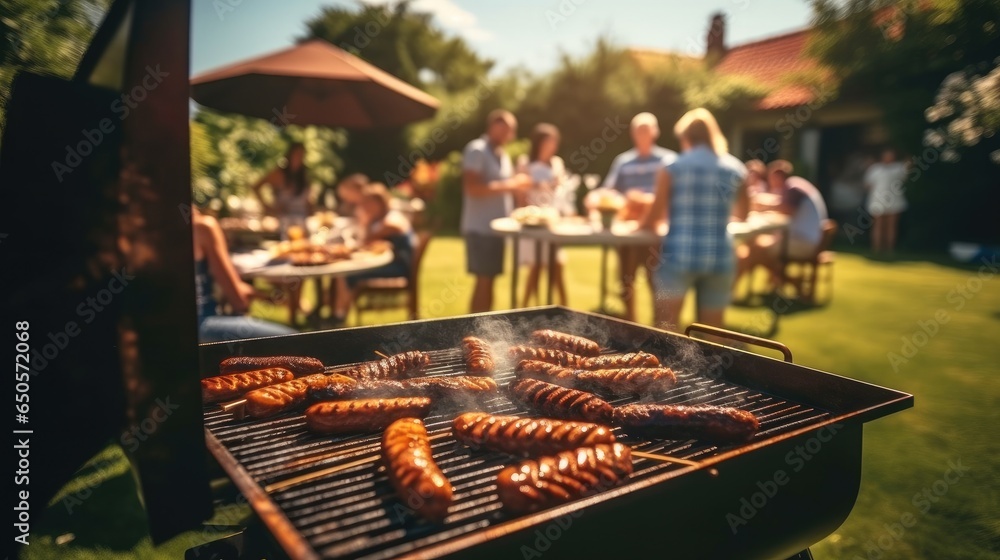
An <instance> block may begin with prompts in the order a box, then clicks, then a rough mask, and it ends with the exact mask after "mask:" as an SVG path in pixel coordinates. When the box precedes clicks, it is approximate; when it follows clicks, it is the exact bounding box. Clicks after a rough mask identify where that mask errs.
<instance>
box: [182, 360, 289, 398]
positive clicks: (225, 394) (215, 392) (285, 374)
mask: <svg viewBox="0 0 1000 560" xmlns="http://www.w3.org/2000/svg"><path fill="white" fill-rule="evenodd" d="M294 378H295V375H294V374H293V373H292V372H290V371H288V370H287V369H284V368H268V369H259V370H256V371H245V372H243V373H230V374H228V375H217V376H215V377H207V378H205V379H202V380H201V400H203V401H204V402H206V403H213V402H219V401H224V400H228V399H234V398H236V397H238V396H240V395H242V394H243V393H246V392H247V391H253V390H254V389H257V388H260V387H266V386H268V385H274V384H275V383H281V382H282V381H289V380H291V379H294Z"/></svg>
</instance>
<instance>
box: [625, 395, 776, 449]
mask: <svg viewBox="0 0 1000 560" xmlns="http://www.w3.org/2000/svg"><path fill="white" fill-rule="evenodd" d="M613 419H614V423H615V424H617V425H619V426H622V427H623V428H625V430H626V431H628V432H629V433H635V434H642V435H646V436H652V437H662V438H668V439H700V440H709V441H716V442H736V441H746V440H748V439H750V438H751V437H753V435H754V434H755V433H757V430H759V429H760V422H759V421H758V420H757V417H756V416H754V415H753V413H751V412H747V411H746V410H741V409H739V408H731V407H721V406H711V405H693V406H685V405H669V404H628V405H624V406H620V407H618V408H616V409H615V411H614V416H613Z"/></svg>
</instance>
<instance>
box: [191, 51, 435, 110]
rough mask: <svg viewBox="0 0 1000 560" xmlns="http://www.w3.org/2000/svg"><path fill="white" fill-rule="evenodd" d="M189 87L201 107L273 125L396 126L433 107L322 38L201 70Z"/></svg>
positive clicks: (410, 89)
mask: <svg viewBox="0 0 1000 560" xmlns="http://www.w3.org/2000/svg"><path fill="white" fill-rule="evenodd" d="M191 86H192V87H191V96H192V97H193V98H194V100H195V101H197V102H198V103H200V104H202V105H205V106H208V107H212V108H213V109H218V110H220V111H226V112H231V113H240V114H243V115H248V116H253V117H259V118H262V119H268V120H270V121H271V122H274V123H275V124H279V125H286V124H298V125H317V126H330V127H344V128H353V129H368V128H381V127H395V126H402V125H405V124H408V123H411V122H414V121H419V120H423V119H427V118H430V117H433V116H434V113H435V112H436V111H437V108H438V101H437V99H435V98H434V97H433V96H431V95H428V94H427V93H424V92H423V91H421V90H419V89H417V88H415V87H413V86H411V85H410V84H408V83H406V82H404V81H402V80H400V79H399V78H396V77H395V76H392V75H390V74H389V73H387V72H385V71H383V70H380V69H378V68H376V67H375V66H372V65H371V64H368V63H367V62H365V61H363V60H361V59H360V58H358V57H356V56H354V55H352V54H350V53H348V52H345V51H344V50H342V49H339V48H337V47H335V46H333V45H331V44H330V43H328V42H326V41H323V40H320V39H315V40H312V41H308V42H305V43H302V44H299V45H296V46H294V47H291V48H288V49H285V50H282V51H278V52H275V53H272V54H267V55H264V56H260V57H257V58H253V59H250V60H246V61H243V62H237V63H235V64H231V65H229V66H225V67H223V68H218V69H216V70H212V71H209V72H205V73H204V74H201V75H198V76H195V77H194V78H192V79H191Z"/></svg>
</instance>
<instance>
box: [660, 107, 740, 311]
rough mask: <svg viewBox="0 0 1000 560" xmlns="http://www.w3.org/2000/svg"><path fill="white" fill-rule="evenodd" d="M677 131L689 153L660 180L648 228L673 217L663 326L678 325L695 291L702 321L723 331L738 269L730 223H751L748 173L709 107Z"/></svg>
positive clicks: (663, 277)
mask: <svg viewBox="0 0 1000 560" xmlns="http://www.w3.org/2000/svg"><path fill="white" fill-rule="evenodd" d="M674 134H675V135H676V136H677V139H678V140H679V141H680V145H681V155H680V156H678V158H677V159H676V160H675V161H674V162H673V163H671V164H669V165H667V166H666V167H665V168H664V169H662V170H660V172H659V174H658V175H657V178H656V199H655V201H654V202H653V205H652V207H651V208H650V210H649V212H648V213H647V215H646V217H645V219H644V220H643V221H642V223H641V227H642V228H643V229H647V230H650V231H653V230H655V227H656V224H657V223H658V222H659V221H660V220H662V219H663V218H664V217H666V219H667V223H668V224H669V226H670V229H669V231H668V233H667V235H666V237H665V238H664V240H663V248H662V250H661V254H660V259H659V262H658V263H656V268H657V275H656V279H657V289H656V307H655V317H656V323H657V325H659V326H663V327H665V328H670V329H675V328H677V326H678V325H677V323H678V318H679V316H680V312H681V307H682V305H683V304H684V296H685V294H687V291H688V290H689V289H691V288H694V289H695V293H696V297H697V310H698V322H700V323H705V324H708V325H714V326H722V319H723V313H724V311H725V308H726V306H728V305H729V300H730V297H731V291H730V290H731V288H732V284H733V273H734V270H735V256H734V254H733V242H732V238H731V237H730V236H729V233H728V231H727V226H728V224H729V220H730V216H736V217H737V218H738V219H745V218H746V214H747V210H748V206H749V200H748V197H747V190H746V177H747V169H746V167H745V166H744V165H743V163H742V162H740V160H738V159H737V158H735V157H733V156H731V155H730V154H729V153H728V150H729V143H728V142H726V138H725V137H724V136H723V135H722V132H721V131H720V130H719V125H718V123H717V122H716V121H715V117H713V116H712V113H710V112H709V111H708V110H706V109H702V108H698V109H693V110H691V111H688V112H687V113H686V114H685V115H684V116H683V117H681V118H680V120H679V121H677V125H676V126H674Z"/></svg>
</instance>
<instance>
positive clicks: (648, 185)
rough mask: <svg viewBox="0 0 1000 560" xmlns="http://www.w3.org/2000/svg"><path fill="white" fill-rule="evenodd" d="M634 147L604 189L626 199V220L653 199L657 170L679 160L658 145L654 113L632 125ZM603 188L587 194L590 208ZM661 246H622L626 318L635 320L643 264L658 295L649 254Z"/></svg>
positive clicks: (636, 216) (615, 165)
mask: <svg viewBox="0 0 1000 560" xmlns="http://www.w3.org/2000/svg"><path fill="white" fill-rule="evenodd" d="M629 132H630V135H631V137H632V146H633V147H632V149H630V150H628V151H626V152H623V153H621V154H619V155H618V156H617V157H616V158H615V159H614V161H613V162H612V163H611V168H610V169H609V170H608V175H607V176H606V177H605V178H604V183H603V184H602V185H601V188H602V189H614V190H616V191H618V192H619V193H621V194H622V195H623V196H624V198H625V216H624V217H625V219H639V218H641V217H642V216H643V215H645V214H646V213H647V211H648V209H649V206H650V205H651V204H652V201H653V193H654V191H655V190H656V177H657V173H659V172H660V170H662V169H663V167H664V166H666V165H668V164H670V163H673V162H674V160H676V159H677V153H676V152H674V151H673V150H668V149H666V148H663V147H661V146H659V145H657V144H656V141H657V140H658V139H659V138H660V123H659V121H657V119H656V116H655V115H653V114H652V113H639V114H638V115H636V116H635V117H633V118H632V122H631V124H630V126H629ZM598 196H600V195H599V191H594V192H591V193H590V194H588V195H587V199H586V201H585V204H586V206H587V208H588V209H592V208H594V207H595V205H596V203H597V200H598V199H597V197H598ZM659 252H660V248H659V247H637V246H622V247H619V248H618V268H619V274H620V278H621V290H622V291H621V298H622V303H623V304H624V305H625V318H626V319H628V320H629V321H634V320H635V288H634V286H635V277H636V274H637V273H638V271H639V268H640V267H642V268H644V269H645V270H646V278H647V279H648V280H649V286H650V291H651V292H652V293H653V296H654V297H655V295H656V294H655V288H654V278H653V270H652V269H651V268H650V266H649V265H650V264H651V263H650V260H651V259H649V258H647V257H648V256H649V255H651V254H653V255H656V254H659Z"/></svg>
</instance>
